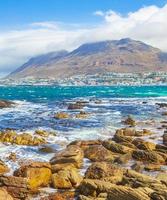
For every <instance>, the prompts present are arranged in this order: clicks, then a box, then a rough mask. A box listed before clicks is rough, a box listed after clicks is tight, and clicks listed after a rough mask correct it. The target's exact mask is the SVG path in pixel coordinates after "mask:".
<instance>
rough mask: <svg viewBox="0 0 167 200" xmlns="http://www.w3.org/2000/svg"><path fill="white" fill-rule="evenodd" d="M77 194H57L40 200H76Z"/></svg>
mask: <svg viewBox="0 0 167 200" xmlns="http://www.w3.org/2000/svg"><path fill="white" fill-rule="evenodd" d="M74 197H75V193H74V192H71V191H69V192H61V193H60V192H57V193H55V194H51V195H49V196H47V197H43V198H41V199H40V200H74Z"/></svg>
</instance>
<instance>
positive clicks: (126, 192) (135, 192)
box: [79, 179, 150, 200]
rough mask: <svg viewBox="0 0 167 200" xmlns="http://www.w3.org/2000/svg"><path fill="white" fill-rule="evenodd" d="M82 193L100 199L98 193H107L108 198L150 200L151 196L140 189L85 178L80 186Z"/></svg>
mask: <svg viewBox="0 0 167 200" xmlns="http://www.w3.org/2000/svg"><path fill="white" fill-rule="evenodd" d="M79 192H80V194H81V195H84V196H86V197H93V199H98V198H97V197H98V194H100V193H103V194H104V193H107V198H105V199H107V200H110V199H111V200H150V198H149V196H148V195H147V194H146V193H145V192H143V191H142V190H140V189H132V188H130V187H126V186H119V185H115V184H112V183H110V182H105V181H101V180H92V179H85V180H83V182H82V183H81V185H80V187H79Z"/></svg>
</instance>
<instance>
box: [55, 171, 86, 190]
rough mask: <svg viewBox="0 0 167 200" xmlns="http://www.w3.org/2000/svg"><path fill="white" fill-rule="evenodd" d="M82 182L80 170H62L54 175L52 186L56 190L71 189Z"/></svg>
mask: <svg viewBox="0 0 167 200" xmlns="http://www.w3.org/2000/svg"><path fill="white" fill-rule="evenodd" d="M81 181H82V176H81V175H80V174H79V173H78V170H77V169H75V168H73V169H62V170H60V171H58V172H57V173H55V174H53V175H52V185H53V187H54V188H56V189H71V188H75V187H77V186H78V185H79V184H80V182H81Z"/></svg>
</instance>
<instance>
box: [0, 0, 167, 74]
mask: <svg viewBox="0 0 167 200" xmlns="http://www.w3.org/2000/svg"><path fill="white" fill-rule="evenodd" d="M166 19H167V0H0V76H4V75H6V74H8V73H10V72H11V71H13V70H15V69H16V68H18V67H19V66H21V65H22V64H23V63H25V62H26V61H27V60H28V59H30V58H31V57H34V56H37V55H40V54H44V53H48V52H51V51H59V50H62V49H66V50H69V51H71V50H73V49H75V48H77V47H78V46H80V45H81V44H83V43H87V42H97V41H102V40H113V39H121V38H125V37H130V38H132V39H135V40H141V41H143V42H145V43H147V44H150V45H152V46H155V47H158V48H160V49H161V50H163V51H167V37H166V33H167V20H166Z"/></svg>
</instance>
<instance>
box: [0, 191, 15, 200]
mask: <svg viewBox="0 0 167 200" xmlns="http://www.w3.org/2000/svg"><path fill="white" fill-rule="evenodd" d="M0 199H1V200H13V198H12V196H10V195H9V194H8V192H7V191H6V190H5V189H4V188H0Z"/></svg>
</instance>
